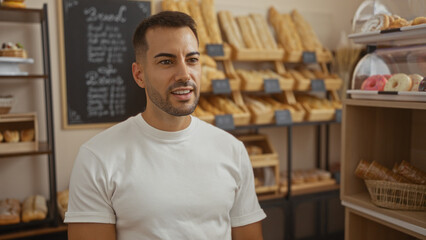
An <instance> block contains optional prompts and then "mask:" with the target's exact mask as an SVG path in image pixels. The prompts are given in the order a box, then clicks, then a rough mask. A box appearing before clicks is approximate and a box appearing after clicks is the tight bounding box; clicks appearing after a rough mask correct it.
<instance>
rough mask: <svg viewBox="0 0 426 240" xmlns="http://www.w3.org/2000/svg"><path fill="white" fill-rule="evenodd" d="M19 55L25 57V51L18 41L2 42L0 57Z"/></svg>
mask: <svg viewBox="0 0 426 240" xmlns="http://www.w3.org/2000/svg"><path fill="white" fill-rule="evenodd" d="M1 56H2V57H19V58H26V57H27V52H26V51H25V49H24V47H23V46H22V44H20V43H16V44H15V43H11V42H6V43H3V44H2V46H1V49H0V57H1Z"/></svg>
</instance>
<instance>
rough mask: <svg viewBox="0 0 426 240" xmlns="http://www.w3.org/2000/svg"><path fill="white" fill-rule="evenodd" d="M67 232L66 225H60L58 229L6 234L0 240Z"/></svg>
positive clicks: (50, 228) (46, 228)
mask: <svg viewBox="0 0 426 240" xmlns="http://www.w3.org/2000/svg"><path fill="white" fill-rule="evenodd" d="M67 230H68V225H65V224H61V225H59V226H58V227H43V228H35V229H29V230H23V231H19V232H13V233H8V234H2V235H0V240H3V239H16V238H23V237H31V236H37V235H43V234H51V233H58V232H65V231H67Z"/></svg>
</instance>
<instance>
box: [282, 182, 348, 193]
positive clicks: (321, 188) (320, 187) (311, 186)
mask: <svg viewBox="0 0 426 240" xmlns="http://www.w3.org/2000/svg"><path fill="white" fill-rule="evenodd" d="M339 189H340V185H339V184H337V183H336V180H335V179H329V180H324V181H319V182H315V183H304V184H297V185H292V186H291V195H292V196H300V195H306V194H312V193H319V192H327V191H333V190H339ZM280 192H281V193H284V194H286V193H287V186H281V189H280Z"/></svg>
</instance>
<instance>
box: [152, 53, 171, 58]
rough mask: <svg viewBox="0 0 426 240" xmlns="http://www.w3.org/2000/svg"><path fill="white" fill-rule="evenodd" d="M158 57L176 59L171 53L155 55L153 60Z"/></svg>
mask: <svg viewBox="0 0 426 240" xmlns="http://www.w3.org/2000/svg"><path fill="white" fill-rule="evenodd" d="M158 57H171V58H176V55H174V54H171V53H159V54H157V55H155V56H154V58H158Z"/></svg>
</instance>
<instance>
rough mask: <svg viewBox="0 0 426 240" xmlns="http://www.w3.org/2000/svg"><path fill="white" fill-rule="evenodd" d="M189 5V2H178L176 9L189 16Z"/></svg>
mask: <svg viewBox="0 0 426 240" xmlns="http://www.w3.org/2000/svg"><path fill="white" fill-rule="evenodd" d="M188 5H189V3H188V1H183V0H181V1H178V2H177V4H176V7H177V9H178V11H179V12H183V13H186V14H188V15H191V13H190V12H189V7H188Z"/></svg>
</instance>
